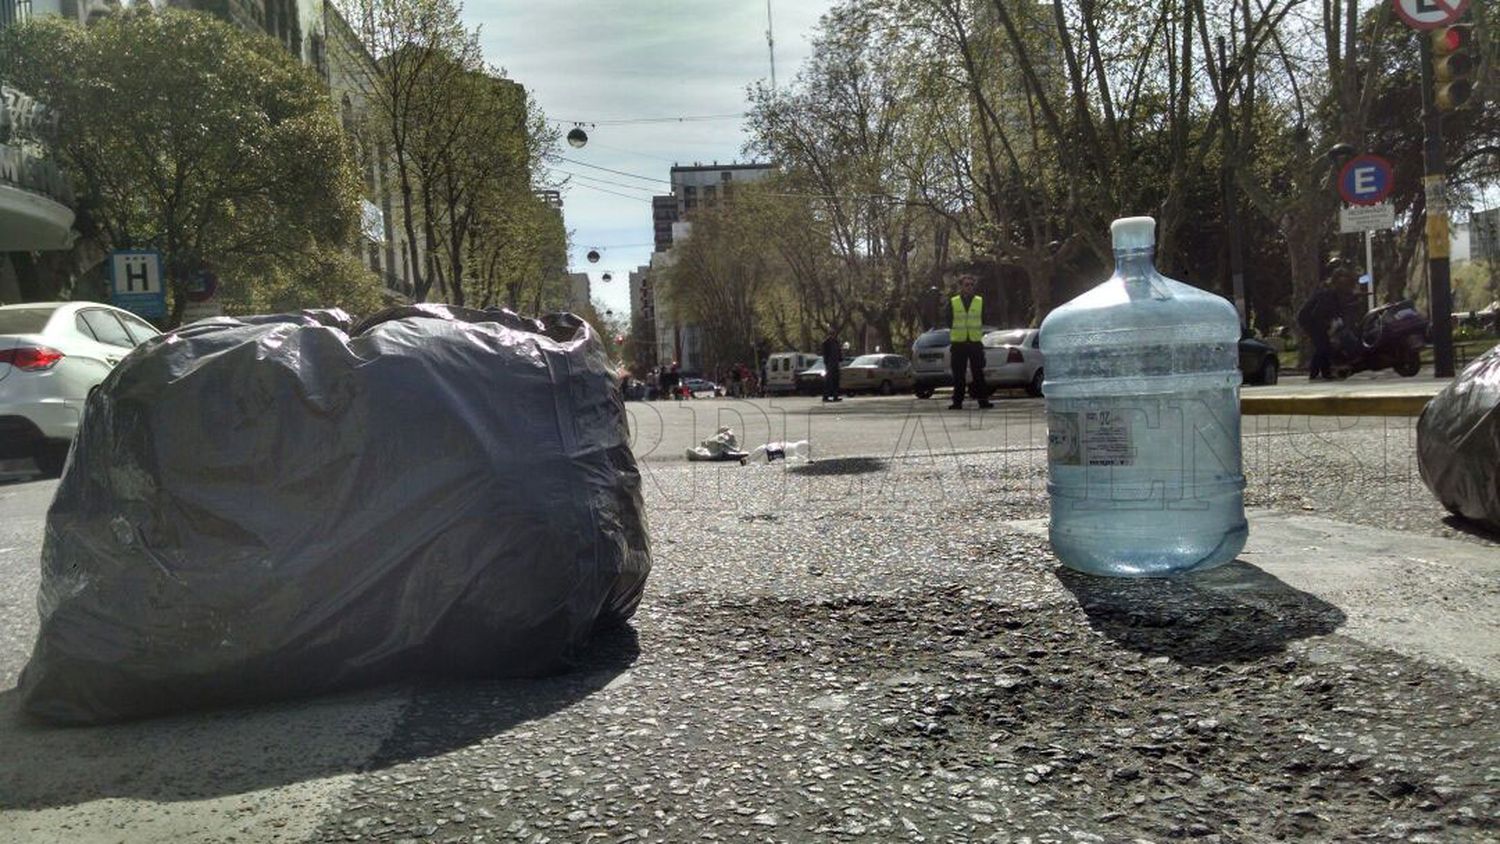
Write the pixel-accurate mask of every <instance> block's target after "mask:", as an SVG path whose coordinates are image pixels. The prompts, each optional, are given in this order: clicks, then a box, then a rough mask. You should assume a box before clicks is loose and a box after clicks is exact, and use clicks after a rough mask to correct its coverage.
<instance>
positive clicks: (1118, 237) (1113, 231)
mask: <svg viewBox="0 0 1500 844" xmlns="http://www.w3.org/2000/svg"><path fill="white" fill-rule="evenodd" d="M1109 234H1110V238H1111V240H1113V241H1114V248H1115V251H1116V252H1119V251H1122V250H1126V249H1129V250H1136V249H1154V248H1156V220H1154V219H1152V218H1151V217H1124V218H1121V219H1119V220H1115V221H1114V223H1113V224H1111V225H1110V227H1109Z"/></svg>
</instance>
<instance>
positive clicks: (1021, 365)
mask: <svg viewBox="0 0 1500 844" xmlns="http://www.w3.org/2000/svg"><path fill="white" fill-rule="evenodd" d="M1041 339H1042V332H1041V331H1039V330H1037V329H1035V328H1012V329H1007V330H1004V331H992V332H990V333H989V334H986V335H984V338H983V340H982V341H981V342H983V343H984V381H985V385H986V386H988V387H1025V388H1026V392H1027V393H1029V394H1031V395H1033V396H1040V395H1041V394H1042V380H1043V378H1044V377H1045V376H1044V375H1043V374H1042V363H1043V360H1042V349H1041Z"/></svg>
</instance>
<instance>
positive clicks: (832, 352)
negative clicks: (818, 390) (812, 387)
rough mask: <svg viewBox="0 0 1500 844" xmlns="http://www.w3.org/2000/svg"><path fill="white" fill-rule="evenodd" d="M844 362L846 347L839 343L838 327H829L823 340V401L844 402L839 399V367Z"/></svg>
mask: <svg viewBox="0 0 1500 844" xmlns="http://www.w3.org/2000/svg"><path fill="white" fill-rule="evenodd" d="M843 362H844V346H843V344H842V343H840V342H839V329H838V326H834V325H830V326H828V336H827V337H826V338H824V340H823V369H824V374H823V401H843V399H842V398H840V397H839V366H840V365H841V364H842V363H843Z"/></svg>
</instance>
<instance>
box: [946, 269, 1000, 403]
mask: <svg viewBox="0 0 1500 844" xmlns="http://www.w3.org/2000/svg"><path fill="white" fill-rule="evenodd" d="M978 287H979V278H978V277H977V276H974V275H972V274H969V273H965V274H963V275H961V276H959V277H958V294H957V295H955V296H954V297H953V298H952V299H950V300H949V302H948V303H949V308H948V312H947V314H946V321H947V323H948V337H949V346H948V356H949V357H948V363H949V365H950V366H951V367H952V370H953V403H952V404H950V405H948V409H950V410H962V409H963V407H964V392H965V391H964V376H965V374H966V372H967V374H970V375H972V376H973V382H974V383H973V385H972V387H971V388H970V390H969V392H970V393H971V394H972V395H973V396H974V398H975V399H977V400H978V401H979V407H980V408H981V409H985V408H991V407H994V406H995V405H993V404H992V403H990V393H989V390H988V389H987V388H986V386H985V383H984V344H982V343H981V342H980V341H981V340H982V339H983V334H984V297H983V296H980V295H979V294H978V293H976V292H975V290H976V289H977V288H978Z"/></svg>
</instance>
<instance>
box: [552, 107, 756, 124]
mask: <svg viewBox="0 0 1500 844" xmlns="http://www.w3.org/2000/svg"><path fill="white" fill-rule="evenodd" d="M747 116H748V115H747V114H746V113H745V112H743V111H738V112H734V113H732V114H689V115H684V116H681V117H625V118H616V119H610V120H562V119H559V118H548V120H549V121H550V122H552V123H558V124H561V125H564V126H629V125H632V124H642V123H703V122H705V121H710V120H739V119H741V118H744V117H747Z"/></svg>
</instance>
